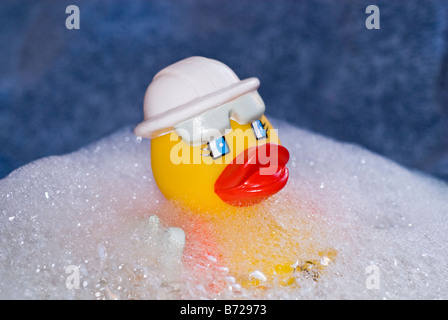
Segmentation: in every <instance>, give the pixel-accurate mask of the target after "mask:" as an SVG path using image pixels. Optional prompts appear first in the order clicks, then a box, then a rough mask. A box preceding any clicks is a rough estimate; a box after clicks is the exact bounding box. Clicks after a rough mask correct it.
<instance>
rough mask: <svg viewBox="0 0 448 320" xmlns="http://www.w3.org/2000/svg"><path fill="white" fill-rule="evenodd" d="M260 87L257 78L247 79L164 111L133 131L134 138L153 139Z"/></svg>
mask: <svg viewBox="0 0 448 320" xmlns="http://www.w3.org/2000/svg"><path fill="white" fill-rule="evenodd" d="M259 86H260V81H259V80H258V79H257V78H248V79H245V80H242V81H239V82H237V83H235V84H232V85H230V86H227V87H225V88H222V89H220V90H218V91H216V92H213V93H211V94H208V95H206V96H203V97H200V98H198V99H195V100H193V101H191V102H189V103H186V104H183V105H180V106H178V107H176V108H174V109H171V110H168V111H165V112H163V113H161V114H158V115H156V116H154V117H151V118H148V119H146V120H145V121H143V122H141V123H140V124H139V125H137V126H136V127H135V129H134V133H135V135H136V136H139V137H144V138H155V137H158V136H161V135H163V134H166V133H169V132H171V131H173V130H174V126H175V125H177V124H179V123H181V122H182V121H185V120H188V119H191V118H194V117H196V116H198V115H200V114H201V113H203V112H205V111H208V110H211V109H214V108H217V107H219V106H221V105H223V104H224V103H227V102H229V101H232V100H234V99H236V98H238V97H241V96H242V95H244V94H246V93H249V92H252V91H255V90H257V89H258V87H259Z"/></svg>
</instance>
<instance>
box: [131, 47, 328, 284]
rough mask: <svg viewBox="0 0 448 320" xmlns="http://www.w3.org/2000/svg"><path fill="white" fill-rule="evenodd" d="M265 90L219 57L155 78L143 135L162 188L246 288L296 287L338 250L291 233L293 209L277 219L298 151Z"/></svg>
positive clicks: (139, 130) (284, 208)
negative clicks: (278, 197)
mask: <svg viewBox="0 0 448 320" xmlns="http://www.w3.org/2000/svg"><path fill="white" fill-rule="evenodd" d="M259 85H260V81H259V80H258V79H257V78H254V77H251V78H248V79H244V80H240V78H239V77H238V76H237V75H236V74H235V73H234V72H233V70H232V69H231V68H229V67H228V66H227V65H225V64H224V63H222V62H220V61H217V60H214V59H209V58H205V57H198V56H195V57H189V58H187V59H184V60H181V61H178V62H176V63H174V64H172V65H170V66H168V67H166V68H164V69H163V70H161V71H160V72H158V73H157V74H156V75H155V76H154V78H153V80H152V82H151V84H150V85H149V87H148V89H147V91H146V94H145V98H144V121H143V122H141V123H140V124H139V125H138V126H137V127H136V128H135V134H136V135H137V136H139V137H144V138H149V139H151V167H152V173H153V176H154V179H155V182H156V183H157V185H158V187H159V189H160V191H161V192H162V193H163V195H164V196H165V197H166V198H167V199H168V200H170V201H172V202H174V203H176V205H178V206H182V207H183V208H185V210H183V212H184V214H185V215H186V216H190V217H194V219H196V220H195V221H197V219H200V221H201V223H203V224H205V225H206V226H207V230H208V234H209V236H208V238H210V236H211V237H213V241H212V243H213V244H214V246H215V248H213V250H211V251H213V252H215V254H217V255H219V257H216V259H219V262H220V263H221V264H223V265H224V266H225V267H226V268H228V270H229V272H231V273H232V274H233V275H234V277H235V279H237V281H238V282H239V283H241V284H243V285H250V286H253V285H255V286H265V285H267V283H270V282H272V281H273V279H276V281H280V283H281V284H291V283H293V282H294V281H293V279H295V278H294V277H293V276H294V275H295V274H297V272H298V271H303V270H305V271H309V272H308V273H309V274H312V272H315V271H318V270H320V269H322V268H323V267H324V266H325V265H326V264H327V263H328V261H329V260H331V259H332V257H333V254H332V252H330V251H325V250H324V251H322V250H319V249H316V248H312V244H307V245H304V242H305V243H306V241H307V240H306V239H309V238H310V237H309V234H308V232H309V230H306V231H304V232H303V233H300V232H295V234H294V235H291V234H289V232H290V231H288V230H287V229H285V227H284V225H285V223H286V224H287V223H290V222H291V221H289V222H288V219H292V218H291V216H290V215H289V214H288V213H289V212H290V210H293V208H292V207H291V206H290V205H288V203H285V202H284V201H283V202H282V203H281V204H280V206H281V208H280V209H279V210H277V213H276V215H275V216H274V215H273V214H271V211H272V210H271V208H272V205H275V204H273V203H271V202H272V201H273V200H272V197H273V196H274V195H275V194H277V193H278V192H280V191H281V190H282V189H283V187H284V186H285V185H286V184H287V182H288V177H289V171H288V168H287V166H286V165H287V163H288V160H289V152H288V150H287V149H286V148H285V147H284V146H282V144H281V143H280V141H279V137H278V133H277V130H276V129H275V128H274V127H273V126H272V125H271V123H270V122H269V120H268V119H267V117H266V116H265V115H264V113H265V104H264V102H263V100H262V98H261V97H260V95H259V93H258V91H257V90H258V87H259ZM294 219H297V218H294ZM182 227H183V228H186V229H188V226H186V225H185V223H184V224H183V225H182ZM296 231H297V230H296ZM188 234H189V232H188V230H187V231H186V238H187V239H188ZM216 252H218V253H216ZM311 269H314V271H312V272H311V271H310V270H311Z"/></svg>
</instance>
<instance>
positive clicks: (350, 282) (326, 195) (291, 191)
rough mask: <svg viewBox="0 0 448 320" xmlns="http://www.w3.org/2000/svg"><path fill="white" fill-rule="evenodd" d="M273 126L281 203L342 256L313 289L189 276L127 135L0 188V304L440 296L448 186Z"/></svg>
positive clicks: (446, 259)
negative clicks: (308, 206) (313, 210)
mask: <svg viewBox="0 0 448 320" xmlns="http://www.w3.org/2000/svg"><path fill="white" fill-rule="evenodd" d="M273 123H274V124H275V125H276V127H278V128H279V135H280V138H281V140H282V143H283V144H284V145H285V146H286V147H287V148H288V149H289V151H290V154H291V158H290V162H289V165H288V167H289V169H290V180H289V182H288V185H287V186H286V188H285V189H284V190H282V191H281V192H280V193H279V194H277V195H276V197H277V198H276V199H279V200H281V198H282V197H290V196H291V195H293V196H294V197H297V198H299V199H304V200H303V201H304V203H313V204H314V205H316V204H317V210H318V211H319V215H318V217H317V218H316V217H312V219H314V223H315V221H316V219H317V222H319V220H318V219H322V225H325V228H327V229H328V230H327V229H325V230H323V231H324V232H328V234H329V235H330V237H329V238H331V241H330V243H331V246H332V247H333V248H335V249H336V250H337V251H338V254H337V257H336V259H335V261H334V262H332V263H331V264H330V265H329V266H328V267H327V269H326V270H325V272H324V273H323V274H322V276H321V277H320V278H319V280H318V281H313V280H304V281H303V282H301V283H300V286H295V287H272V288H269V289H266V290H262V291H259V290H257V291H254V290H250V289H239V287H238V286H237V285H236V284H235V283H234V279H233V278H232V276H231V275H227V276H223V279H224V281H227V283H229V285H228V286H226V287H225V288H224V289H223V290H209V289H208V287H207V284H208V283H209V282H210V280H211V279H210V277H212V276H213V275H212V276H207V268H205V267H204V272H203V273H202V274H201V276H200V277H198V276H197V274H196V276H195V274H194V273H191V272H189V270H188V267H186V266H185V265H184V264H183V263H182V260H181V256H182V243H180V242H179V241H178V237H177V235H179V232H178V231H179V230H178V229H170V226H169V225H163V224H162V223H160V222H159V221H158V219H156V218H155V217H153V218H150V217H151V216H153V215H157V213H158V210H160V206H161V205H163V203H165V200H164V198H163V196H162V195H161V194H160V192H159V191H158V189H157V186H156V185H155V183H154V181H153V178H152V173H151V169H150V147H149V146H150V142H149V141H147V140H141V139H138V138H136V137H134V135H133V133H132V131H131V128H125V129H123V130H121V131H119V132H117V133H115V134H113V135H111V136H110V137H107V138H105V139H103V140H101V141H99V142H97V143H94V144H92V145H90V146H88V147H86V148H84V149H82V150H79V151H77V152H74V153H71V154H68V155H64V156H57V157H56V156H55V157H48V158H44V159H41V160H38V161H35V162H33V163H30V164H28V165H26V166H24V167H22V168H20V169H18V170H16V171H15V172H13V173H11V174H10V175H9V176H8V177H7V178H5V179H3V180H1V181H0V232H1V235H0V265H1V268H0V298H2V299H23V298H25V299H72V298H74V299H104V298H105V299H130V298H132V299H182V298H193V299H196V298H226V299H228V298H230V299H232V298H239V299H241V298H247V299H250V298H268V299H271V298H272V299H274V298H282V299H303V298H308V299H433V298H434V299H447V298H448V252H447V250H446V243H447V242H448V219H447V217H448V186H447V185H446V184H445V183H443V182H441V181H438V180H436V179H433V178H430V177H427V176H425V175H422V174H420V173H416V172H411V171H409V170H407V169H404V168H403V167H400V166H399V165H397V164H395V163H393V162H391V161H389V160H387V159H384V158H382V157H380V156H377V155H375V154H373V153H371V152H369V151H366V150H364V149H362V148H359V147H357V146H354V145H349V144H343V143H339V142H336V141H333V140H330V139H327V138H325V137H322V136H319V135H316V134H313V133H310V132H306V131H303V130H301V129H298V128H296V127H292V126H289V125H287V124H285V123H282V122H278V121H273ZM49 143H50V142H49ZM279 203H281V201H280V202H279ZM173 210H174V211H175V209H173ZM270 211H271V214H273V215H275V214H276V208H275V207H273V208H270ZM300 214H301V212H300V211H299V210H298V211H297V212H291V215H300ZM303 219H307V217H306V216H305V217H300V219H297V221H303ZM310 219H311V218H310ZM324 222H325V223H324ZM321 231H322V230H321ZM187 237H188V234H187ZM313 241H314V239H313ZM315 241H316V243H318V242H319V239H315ZM326 241H327V242H328V239H327V240H326ZM207 259H208V261H209V262H208V264H213V263H215V262H216V258H215V257H213V256H207ZM201 263H203V262H201ZM208 264H207V266H208ZM222 269H223V270H224V271H225V266H224V268H222ZM78 280H79V281H78ZM235 288H237V289H238V290H235Z"/></svg>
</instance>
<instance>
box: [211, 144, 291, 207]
mask: <svg viewBox="0 0 448 320" xmlns="http://www.w3.org/2000/svg"><path fill="white" fill-rule="evenodd" d="M288 160H289V152H288V150H287V149H286V148H285V147H283V146H281V145H278V144H273V143H267V144H264V145H261V146H257V147H251V148H248V149H246V150H245V151H244V152H242V153H240V154H239V155H237V156H236V158H235V159H233V162H232V163H230V164H228V165H227V166H226V168H225V169H224V170H223V172H222V173H221V175H220V176H219V177H218V179H217V180H216V182H215V193H216V194H217V195H218V196H219V197H220V198H221V199H222V200H223V201H224V202H226V203H228V204H230V205H233V206H240V207H243V206H249V205H253V204H255V203H258V202H260V201H262V200H263V199H265V198H267V197H269V196H271V195H273V194H275V193H277V192H278V191H280V190H281V189H282V188H283V187H284V186H285V185H286V182H287V181H288V177H289V172H288V168H286V163H287V162H288Z"/></svg>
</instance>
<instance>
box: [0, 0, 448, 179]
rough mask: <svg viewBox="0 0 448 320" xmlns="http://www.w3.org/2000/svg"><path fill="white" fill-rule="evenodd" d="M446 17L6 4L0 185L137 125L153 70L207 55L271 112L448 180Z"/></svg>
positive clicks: (338, 10)
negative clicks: (372, 19) (252, 87)
mask: <svg viewBox="0 0 448 320" xmlns="http://www.w3.org/2000/svg"><path fill="white" fill-rule="evenodd" d="M69 4H75V5H77V6H78V7H79V8H80V12H81V28H80V30H67V29H66V28H65V19H66V18H67V16H68V15H67V14H66V13H65V8H66V7H67V5H69ZM370 4H376V5H378V7H379V8H380V10H381V11H380V12H381V20H380V21H381V29H380V30H367V29H366V27H365V19H366V18H367V16H368V15H367V14H366V13H365V8H366V7H367V6H368V5H370ZM447 23H448V1H435V0H425V1H421V0H403V1H374V0H371V1H361V0H350V1H349V0H332V1H329V0H319V1H318V0H309V1H279V0H275V1H274V0H269V1H267V0H265V1H263V0H258V1H254V0H227V1H206V0H198V1H179V0H178V1H89V2H87V1H68V2H67V1H42V0H39V1H4V0H3V1H1V2H0V178H1V177H4V176H5V175H7V174H8V173H9V172H11V171H12V170H13V169H15V168H17V167H19V166H21V165H23V164H25V163H27V162H30V161H32V160H34V159H37V158H40V157H44V156H48V155H55V154H63V153H67V152H70V151H73V150H76V149H78V148H80V147H82V146H84V145H86V144H88V143H90V142H93V141H95V140H98V139H100V138H101V137H103V136H106V135H108V134H110V133H111V132H113V131H115V130H117V129H119V128H122V127H123V126H126V125H135V124H137V123H138V122H140V121H141V119H142V117H143V115H142V101H143V95H144V92H145V90H146V87H147V86H148V84H149V83H150V82H151V79H152V77H153V76H154V74H155V73H156V72H157V71H158V70H160V69H161V68H163V67H165V66H167V65H169V64H171V63H173V62H175V61H177V60H180V59H183V58H186V57H188V56H192V55H202V56H206V57H210V58H215V59H218V60H221V61H223V62H224V63H226V64H228V65H229V66H230V67H231V68H232V69H234V70H235V72H236V73H237V74H238V75H239V76H240V78H246V77H251V76H255V77H258V78H259V79H260V81H261V87H260V89H259V92H260V94H261V96H262V97H263V99H264V101H265V103H266V106H267V110H268V112H267V113H268V115H273V116H275V117H277V118H282V119H286V120H288V121H289V122H291V123H294V124H296V125H298V126H300V127H303V128H306V129H310V130H313V131H315V132H319V133H322V134H324V135H327V136H330V137H334V138H336V139H338V140H343V141H347V142H353V143H357V144H360V145H362V146H364V147H366V148H368V149H370V150H372V151H374V152H377V153H380V154H382V155H385V156H386V157H388V158H390V159H392V160H395V161H397V162H399V163H401V164H402V165H405V166H408V167H411V168H418V169H420V170H423V171H426V172H429V173H430V174H433V175H435V176H438V177H442V178H444V179H447V180H448V26H447Z"/></svg>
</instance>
